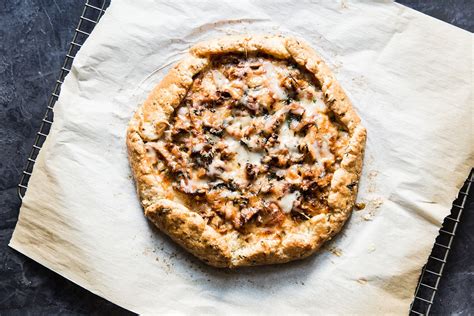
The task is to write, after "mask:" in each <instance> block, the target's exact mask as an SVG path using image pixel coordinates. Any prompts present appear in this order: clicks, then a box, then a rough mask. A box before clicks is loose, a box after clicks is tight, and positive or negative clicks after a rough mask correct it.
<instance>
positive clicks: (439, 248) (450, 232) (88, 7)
mask: <svg viewBox="0 0 474 316" xmlns="http://www.w3.org/2000/svg"><path fill="white" fill-rule="evenodd" d="M109 5H110V0H86V2H85V4H84V8H83V11H82V14H81V17H80V18H79V23H78V24H77V27H76V30H75V33H74V36H73V38H72V41H71V43H70V45H69V49H68V51H67V53H66V57H65V59H64V62H63V65H62V67H61V70H60V73H59V76H58V79H57V80H56V83H55V86H54V89H53V92H52V93H51V96H50V98H49V101H48V106H47V109H46V113H45V115H44V117H43V120H42V122H41V125H40V129H39V131H38V132H37V134H36V137H35V141H34V143H33V148H32V149H31V152H30V155H29V157H28V160H27V163H26V166H25V168H24V169H23V173H22V175H21V179H20V183H19V184H18V195H19V197H20V198H21V199H23V197H24V196H25V193H26V190H27V189H28V181H29V179H30V177H31V174H32V172H33V167H34V165H35V162H36V157H37V156H38V153H39V151H40V150H41V148H42V146H43V143H44V141H45V140H46V137H47V136H48V134H49V130H50V128H51V125H52V123H53V108H54V105H55V103H56V101H57V100H58V97H59V93H60V91H61V85H62V83H63V81H64V78H65V77H66V75H67V74H68V73H69V72H70V71H71V66H72V62H73V60H74V57H75V56H76V54H77V52H78V51H79V49H80V48H81V47H82V45H83V44H84V42H85V41H86V39H87V38H88V37H89V35H90V33H91V32H92V30H93V29H94V27H95V26H96V25H97V23H98V22H99V20H100V18H101V17H102V15H103V14H104V13H105V10H106V9H107V7H108V6H109ZM473 181H474V172H472V171H471V174H470V175H469V178H468V179H467V180H466V183H465V184H464V186H463V188H462V189H461V191H460V193H459V196H458V198H457V199H456V200H455V201H454V203H453V208H452V210H451V215H449V216H447V217H446V218H445V220H444V223H443V226H442V228H441V229H440V231H439V236H438V237H437V238H436V242H435V244H434V246H433V250H432V252H431V255H430V256H429V258H428V261H427V263H426V265H425V266H424V267H423V270H422V273H421V276H420V280H419V282H418V286H417V288H416V291H415V298H414V300H413V302H412V304H411V306H410V314H411V315H428V314H429V312H430V309H431V306H432V304H433V300H434V298H435V295H436V292H437V291H438V286H439V282H440V280H441V278H442V276H443V271H444V266H445V264H446V260H447V259H448V255H449V251H450V249H451V245H452V243H453V240H454V237H455V236H456V230H457V228H458V225H459V224H460V223H461V216H462V213H463V210H464V207H465V203H466V199H467V196H468V195H469V194H470V192H471V188H472V187H473V185H472V183H473Z"/></svg>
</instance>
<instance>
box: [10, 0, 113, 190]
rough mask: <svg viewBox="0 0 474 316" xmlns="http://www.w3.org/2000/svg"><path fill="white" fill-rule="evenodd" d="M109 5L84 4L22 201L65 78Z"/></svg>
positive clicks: (89, 0) (23, 181) (105, 1)
mask: <svg viewBox="0 0 474 316" xmlns="http://www.w3.org/2000/svg"><path fill="white" fill-rule="evenodd" d="M109 4H110V0H86V3H85V4H84V8H83V9H82V14H81V17H80V19H79V23H78V24H77V27H76V31H75V32H74V36H73V38H72V41H71V44H70V45H69V49H68V50H67V53H66V58H65V59H64V62H63V64H62V67H61V71H60V72H59V76H58V79H57V80H56V83H55V85H54V89H53V92H52V93H51V96H50V97H49V100H48V106H47V108H46V113H45V114H44V117H43V120H42V122H41V125H40V128H39V131H38V133H36V137H35V140H34V143H33V148H31V151H30V155H29V156H28V160H27V162H26V165H25V168H24V169H23V173H22V175H21V178H20V183H19V184H18V195H19V196H20V198H21V199H23V197H24V196H25V193H26V189H27V188H28V181H29V180H30V177H31V173H32V172H33V166H34V165H35V162H36V157H37V156H38V153H39V151H40V149H41V147H42V146H43V143H44V141H45V140H46V137H47V136H48V134H49V130H50V128H51V124H53V115H54V114H53V108H54V105H55V103H56V101H57V100H58V97H59V93H60V91H61V85H62V84H63V81H64V78H65V77H66V75H67V74H68V73H69V72H70V71H71V65H72V61H73V60H74V57H75V56H76V54H77V52H78V51H79V49H80V48H81V47H82V45H83V44H84V42H85V41H86V39H87V38H88V37H89V35H90V33H91V32H92V30H93V29H94V27H95V26H96V24H97V23H98V22H99V20H100V18H101V17H102V15H103V14H104V12H105V9H106V8H107V7H108V5H109Z"/></svg>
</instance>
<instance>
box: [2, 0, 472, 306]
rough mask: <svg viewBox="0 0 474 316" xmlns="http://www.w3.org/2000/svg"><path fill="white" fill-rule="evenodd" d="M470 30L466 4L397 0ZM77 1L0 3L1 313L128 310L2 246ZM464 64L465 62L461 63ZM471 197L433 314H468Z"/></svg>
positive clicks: (79, 7)
mask: <svg viewBox="0 0 474 316" xmlns="http://www.w3.org/2000/svg"><path fill="white" fill-rule="evenodd" d="M399 2H400V3H402V4H405V5H407V6H410V7H412V8H414V9H416V10H419V11H422V12H424V13H426V14H429V15H431V16H433V17H436V18H439V19H441V20H444V21H446V22H448V23H451V24H454V25H456V26H459V27H462V28H464V29H466V30H469V31H471V32H472V31H473V30H474V18H473V11H474V10H473V1H470V0H466V1H454V0H451V1H447V0H446V1H421V0H419V1H412V0H403V1H399ZM83 4H84V1H78V0H2V1H0V315H5V314H8V315H10V314H12V315H28V314H31V315H43V314H44V315H50V314H67V315H76V314H84V315H85V314H87V315H89V314H96V315H103V314H114V315H116V314H128V312H127V311H125V310H123V309H121V308H119V307H117V306H115V305H114V304H112V303H109V302H107V301H105V300H104V299H101V298H99V297H97V296H95V295H94V294H91V293H90V292H88V291H86V290H84V289H82V288H80V287H79V286H77V285H75V284H73V283H72V282H70V281H68V280H66V279H63V278H62V277H60V276H58V275H57V274H55V273H54V272H51V271H49V270H48V269H46V268H44V267H42V266H41V265H39V264H37V263H36V262H34V261H32V260H30V259H28V258H26V257H25V256H23V255H21V254H19V253H17V252H15V251H14V250H12V249H10V248H8V247H7V245H8V241H9V240H10V237H11V235H12V232H13V229H14V227H15V223H16V220H17V218H18V210H19V207H20V200H19V199H18V196H17V191H16V186H17V184H18V182H19V177H20V173H21V170H22V168H23V166H24V164H25V162H26V159H27V156H28V153H29V151H30V148H31V145H32V143H33V140H34V136H35V133H36V131H37V130H38V128H39V124H40V122H41V119H42V116H43V114H44V111H45V109H46V103H47V101H48V97H49V94H50V92H51V90H52V88H53V85H54V82H55V80H56V77H57V75H58V73H59V68H60V66H61V64H62V61H63V59H64V56H65V53H66V50H67V47H68V45H69V42H70V41H71V39H72V35H73V32H74V29H75V27H76V24H77V21H78V18H79V16H80V14H81V11H82V7H83ZM466 66H467V65H466ZM473 207H474V202H473V201H472V199H471V201H470V202H469V203H468V209H466V211H465V215H464V218H463V223H462V225H461V226H460V229H459V233H458V235H457V237H456V239H455V243H454V246H453V250H452V252H451V254H450V257H449V260H448V264H447V266H446V273H445V277H444V278H443V279H442V281H441V284H440V291H439V294H438V295H437V297H436V300H435V303H434V306H433V309H432V311H433V313H435V314H453V313H454V314H464V315H469V314H471V313H474V294H473V293H474V246H473V245H474V214H473V212H474V209H473Z"/></svg>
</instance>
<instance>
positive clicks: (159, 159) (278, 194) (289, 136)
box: [146, 54, 349, 232]
mask: <svg viewBox="0 0 474 316" xmlns="http://www.w3.org/2000/svg"><path fill="white" fill-rule="evenodd" d="M348 142H349V134H348V132H347V130H346V128H345V127H344V125H343V124H341V123H340V122H338V120H337V119H336V118H335V116H334V113H332V111H330V110H329V109H328V107H327V106H326V101H325V100H324V97H323V93H322V91H321V88H320V83H319V82H318V81H317V80H316V79H315V78H314V75H312V74H311V73H309V72H307V71H305V70H304V69H302V68H300V67H298V66H296V65H295V64H294V63H292V62H291V61H287V60H279V59H275V58H272V57H269V56H265V55H248V56H245V55H238V54H228V55H219V56H215V57H214V58H213V59H212V63H211V65H210V66H209V67H208V68H206V69H205V70H203V71H202V72H200V73H199V74H198V75H197V76H196V77H195V78H194V82H193V84H192V86H191V88H190V89H189V91H188V93H187V95H186V97H185V99H184V100H183V102H182V103H181V105H180V106H179V107H178V108H176V110H175V112H174V114H173V116H172V117H171V119H170V121H169V126H168V128H167V129H166V130H165V132H164V134H163V135H162V137H161V138H160V139H159V140H158V141H156V142H148V143H146V146H147V149H148V153H149V157H151V159H154V160H153V164H154V167H155V168H156V170H157V172H163V173H165V174H166V179H167V181H169V183H171V185H172V188H173V190H174V191H175V193H176V194H177V196H178V198H179V199H180V200H181V201H184V202H185V204H186V205H187V206H188V207H189V208H190V209H191V210H193V211H195V212H198V213H199V214H200V215H201V216H202V217H203V218H205V219H206V220H207V221H208V224H209V225H211V226H213V227H214V228H215V229H216V230H218V231H221V232H225V231H226V230H229V229H236V230H238V231H245V230H246V229H248V228H251V227H255V226H257V227H260V228H264V229H268V230H269V231H271V230H272V228H274V227H275V226H279V225H280V226H281V225H284V224H285V222H288V221H291V222H295V221H296V222H301V221H306V220H308V219H310V218H311V217H313V216H316V215H318V214H322V213H324V214H328V213H330V210H329V208H328V206H327V196H328V192H329V186H330V182H331V179H332V175H333V173H334V171H335V170H336V169H337V168H338V165H339V163H340V162H341V160H342V157H343V155H344V150H345V149H346V148H347V145H348Z"/></svg>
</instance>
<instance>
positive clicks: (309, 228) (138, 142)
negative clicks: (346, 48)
mask: <svg viewBox="0 0 474 316" xmlns="http://www.w3.org/2000/svg"><path fill="white" fill-rule="evenodd" d="M233 52H240V53H257V52H261V53H265V54H267V55H270V56H273V57H276V58H280V59H291V60H293V61H294V62H296V63H297V64H298V65H300V66H301V67H304V68H306V69H307V70H308V71H309V72H311V73H312V74H314V77H315V79H316V80H317V81H318V82H319V83H320V84H321V87H322V91H323V93H324V97H325V102H326V104H327V105H328V107H329V108H330V109H331V110H332V111H333V112H334V113H335V115H336V116H337V119H338V120H339V121H340V122H342V123H343V124H344V125H345V127H346V128H347V130H348V131H349V135H350V142H349V146H348V147H347V149H346V151H345V154H344V157H343V159H342V161H341V163H340V168H339V169H338V170H336V171H335V172H334V175H333V177H332V180H331V185H330V192H329V196H328V205H329V207H330V208H331V211H332V212H331V214H330V215H327V214H320V215H316V216H314V217H312V218H311V219H309V220H307V221H305V222H303V223H300V224H299V225H298V226H295V227H292V229H291V231H289V232H288V233H285V234H282V235H281V236H280V237H279V239H272V238H265V237H262V236H260V237H259V240H258V241H254V242H251V243H247V242H243V241H242V240H241V238H240V237H239V233H238V232H237V231H234V232H232V233H227V234H221V233H219V232H217V231H216V230H215V229H214V228H212V227H211V226H210V225H208V224H206V221H205V220H204V219H203V218H202V217H201V216H200V215H199V214H197V213H196V212H193V211H191V210H190V209H188V208H187V207H185V206H183V205H182V204H181V203H179V202H177V201H176V199H175V193H174V192H173V190H172V189H171V186H170V185H169V184H168V183H166V180H165V178H164V177H160V176H159V174H157V173H156V172H153V167H152V165H151V163H150V162H149V157H147V149H146V147H145V142H147V141H154V140H157V139H158V138H159V137H160V136H161V134H162V133H163V131H164V129H165V128H166V126H167V124H168V120H169V117H170V116H171V114H172V113H173V111H174V109H175V108H176V107H177V106H178V105H179V104H180V103H181V101H182V99H183V98H184V97H185V95H186V92H187V91H188V89H189V88H190V86H191V84H192V82H193V77H194V76H195V75H196V74H198V73H199V72H200V71H201V70H203V69H204V68H205V67H206V66H207V65H208V64H209V63H210V58H211V57H212V56H213V55H219V54H225V53H233ZM365 139H366V131H365V128H364V127H362V125H361V124H360V119H359V117H358V116H357V114H356V113H355V111H354V109H353V108H352V105H351V102H350V100H349V99H348V97H347V96H346V94H345V93H344V91H343V90H342V88H341V87H340V85H339V83H338V82H337V81H336V79H335V78H334V76H333V74H332V72H331V71H330V69H329V68H328V67H327V65H326V64H325V63H324V61H323V60H322V59H321V58H320V57H319V56H318V55H317V54H316V52H315V51H314V50H312V49H311V48H310V47H309V46H308V45H307V44H305V43H304V42H302V41H301V40H297V39H294V38H287V37H283V36H273V35H251V36H229V37H224V38H221V39H215V40H210V41H207V42H202V43H199V44H197V45H195V46H194V47H192V48H191V49H190V52H189V54H188V55H187V56H186V57H185V58H184V59H183V60H182V61H181V62H180V63H178V64H177V65H176V66H175V67H174V68H173V69H172V70H171V71H170V72H169V73H168V74H167V75H166V76H165V78H164V79H163V80H162V81H161V83H160V84H158V86H157V87H156V88H155V89H153V91H152V92H151V93H150V95H149V97H148V98H147V100H146V101H145V103H144V104H143V105H142V106H141V107H140V108H139V109H138V110H137V112H136V113H135V115H134V116H133V118H132V119H131V121H130V124H129V128H128V133H127V147H128V153H129V159H130V164H131V168H132V171H133V175H134V177H135V181H136V185H137V191H138V193H139V196H140V200H141V203H142V205H143V207H144V209H145V215H146V216H147V217H148V218H149V219H150V220H151V221H152V222H153V223H154V224H155V225H156V226H157V227H159V228H160V230H162V231H163V232H165V233H166V234H168V235H169V236H170V237H171V238H172V239H173V240H175V241H176V242H178V243H179V244H180V245H181V246H183V247H184V248H186V249H187V250H188V251H190V252H191V253H193V254H194V255H195V256H197V257H199V258H200V259H202V260H204V261H205V262H206V263H208V264H210V265H213V266H216V267H237V266H249V265H260V264H273V263H283V262H288V261H291V260H295V259H300V258H304V257H307V256H309V255H311V254H312V253H314V252H315V251H317V250H318V249H319V248H320V247H321V245H322V244H323V243H324V242H325V241H327V240H329V239H330V238H332V237H333V236H334V235H335V234H337V233H338V232H339V231H340V229H341V228H342V226H343V225H344V223H345V221H346V220H347V218H348V217H349V215H350V213H351V211H352V208H353V206H354V203H355V199H356V195H357V188H358V180H359V177H360V173H361V169H362V159H363V152H364V146H365Z"/></svg>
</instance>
